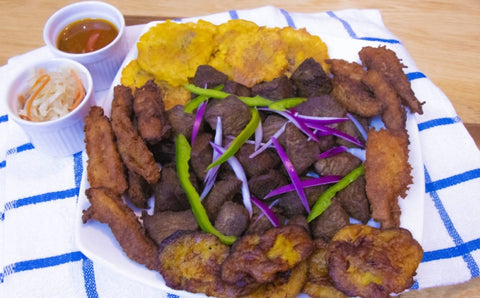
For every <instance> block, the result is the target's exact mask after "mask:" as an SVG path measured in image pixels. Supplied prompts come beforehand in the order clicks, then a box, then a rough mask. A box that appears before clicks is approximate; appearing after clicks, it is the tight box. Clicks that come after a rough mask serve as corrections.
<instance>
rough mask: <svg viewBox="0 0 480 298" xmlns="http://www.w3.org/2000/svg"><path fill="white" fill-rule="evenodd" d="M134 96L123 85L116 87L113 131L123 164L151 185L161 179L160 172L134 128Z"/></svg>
mask: <svg viewBox="0 0 480 298" xmlns="http://www.w3.org/2000/svg"><path fill="white" fill-rule="evenodd" d="M132 111H133V96H132V94H131V90H130V88H128V87H125V86H123V85H118V86H115V87H114V89H113V101H112V129H113V132H114V133H115V137H116V138H117V146H118V151H119V153H120V156H121V157H122V160H123V163H124V164H125V165H126V166H127V168H128V169H130V170H131V171H134V172H135V173H137V174H139V175H141V176H142V177H143V178H145V180H146V181H147V182H148V183H149V184H154V183H156V182H157V181H158V179H159V178H160V170H159V168H158V166H157V164H156V163H155V159H154V158H153V153H152V152H151V151H150V150H149V149H148V147H147V145H146V144H145V141H144V140H143V139H142V137H141V136H140V135H139V133H138V131H137V129H136V128H135V127H134V126H133V123H132V120H131V117H132Z"/></svg>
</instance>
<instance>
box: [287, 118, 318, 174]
mask: <svg viewBox="0 0 480 298" xmlns="http://www.w3.org/2000/svg"><path fill="white" fill-rule="evenodd" d="M285 138H286V143H287V144H286V152H287V155H288V157H289V158H290V161H291V162H292V164H293V166H294V167H295V170H296V172H297V173H298V174H299V175H302V174H304V173H305V172H306V170H307V169H309V168H310V166H312V165H313V164H314V163H315V161H316V160H317V159H318V155H319V154H320V148H319V147H318V144H317V143H316V142H315V141H308V137H307V136H306V135H305V134H304V133H302V132H301V131H300V130H299V129H298V128H297V127H296V126H295V125H294V124H292V123H289V124H287V126H286V128H285Z"/></svg>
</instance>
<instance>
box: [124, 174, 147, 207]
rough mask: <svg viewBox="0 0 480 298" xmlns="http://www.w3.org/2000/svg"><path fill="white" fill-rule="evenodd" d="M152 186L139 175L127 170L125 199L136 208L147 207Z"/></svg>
mask: <svg viewBox="0 0 480 298" xmlns="http://www.w3.org/2000/svg"><path fill="white" fill-rule="evenodd" d="M152 193H153V188H152V186H151V185H150V184H148V182H147V181H146V180H145V179H144V178H143V177H142V176H140V175H138V174H137V173H135V172H133V171H130V170H129V171H128V190H127V199H128V200H129V201H130V203H132V204H133V205H134V206H135V207H137V208H142V209H145V208H148V199H149V198H150V197H151V196H152Z"/></svg>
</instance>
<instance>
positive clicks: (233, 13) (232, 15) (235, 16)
mask: <svg viewBox="0 0 480 298" xmlns="http://www.w3.org/2000/svg"><path fill="white" fill-rule="evenodd" d="M228 14H229V15H230V18H231V19H232V20H237V19H238V13H237V11H236V10H230V11H229V12H228Z"/></svg>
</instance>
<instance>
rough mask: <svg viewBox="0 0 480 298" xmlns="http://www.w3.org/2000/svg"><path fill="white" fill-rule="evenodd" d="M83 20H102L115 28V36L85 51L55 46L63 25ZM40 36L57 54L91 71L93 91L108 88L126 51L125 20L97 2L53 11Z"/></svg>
mask: <svg viewBox="0 0 480 298" xmlns="http://www.w3.org/2000/svg"><path fill="white" fill-rule="evenodd" d="M83 19H104V20H107V21H109V22H110V23H112V24H113V25H115V26H116V27H117V29H118V35H117V37H116V38H115V39H114V40H113V41H112V42H111V43H109V44H108V45H107V46H105V47H103V48H101V49H99V50H96V51H93V52H89V53H82V54H74V53H67V52H63V51H61V50H59V49H58V48H57V39H58V35H59V34H60V32H61V31H62V29H63V28H65V26H67V25H69V24H71V23H73V22H75V21H79V20H83ZM43 39H44V41H45V43H46V45H47V47H48V48H49V49H50V51H51V52H52V53H53V54H54V55H55V56H57V57H63V58H69V59H73V60H75V61H78V62H80V63H81V64H83V65H84V66H85V67H86V68H87V69H88V70H89V71H90V73H91V75H92V77H93V81H94V82H95V90H97V91H100V90H104V89H107V88H108V87H110V84H111V83H112V80H113V78H114V77H115V75H116V73H117V71H118V69H119V68H120V65H121V64H122V62H123V59H124V58H125V55H126V54H127V52H128V45H127V41H126V39H125V19H124V18H123V15H122V13H121V12H120V11H119V10H118V9H117V8H115V7H114V6H112V5H110V4H107V3H104V2H99V1H84V2H77V3H74V4H71V5H67V6H65V7H63V8H61V9H60V10H58V11H56V12H55V13H54V14H53V15H52V16H51V17H50V18H49V19H48V20H47V22H46V23H45V27H44V28H43Z"/></svg>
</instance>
